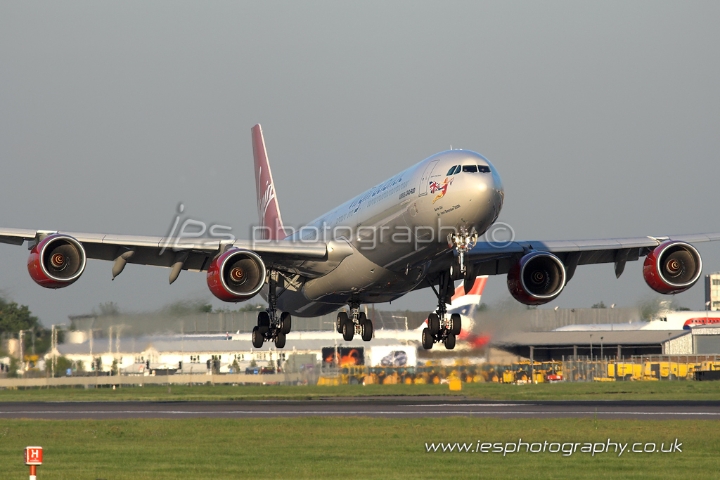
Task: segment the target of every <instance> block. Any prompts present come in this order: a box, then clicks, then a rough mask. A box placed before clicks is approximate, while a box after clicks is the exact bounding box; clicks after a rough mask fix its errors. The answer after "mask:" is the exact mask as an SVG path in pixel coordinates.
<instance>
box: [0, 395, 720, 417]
mask: <svg viewBox="0 0 720 480" xmlns="http://www.w3.org/2000/svg"><path fill="white" fill-rule="evenodd" d="M330 416H338V417H347V416H360V417H388V418H418V417H450V416H468V417H492V418H587V417H597V418H602V419H605V418H607V419H646V420H698V419H704V420H720V402H690V401H687V402H678V401H667V402H664V401H663V402H661V401H656V402H647V401H608V402H584V401H577V402H568V401H556V402H493V401H477V400H462V401H457V400H455V401H454V400H450V399H447V398H444V399H443V398H437V399H427V397H420V398H414V397H411V398H403V399H397V400H396V399H393V400H387V399H369V400H368V399H363V400H358V399H348V400H338V399H334V398H333V399H326V400H315V401H254V402H244V401H243V402H58V403H54V402H47V403H46V402H29V403H14V402H13V403H10V402H8V403H0V418H15V419H19V418H28V419H52V420H73V419H96V420H107V419H131V418H178V419H182V418H274V417H330Z"/></svg>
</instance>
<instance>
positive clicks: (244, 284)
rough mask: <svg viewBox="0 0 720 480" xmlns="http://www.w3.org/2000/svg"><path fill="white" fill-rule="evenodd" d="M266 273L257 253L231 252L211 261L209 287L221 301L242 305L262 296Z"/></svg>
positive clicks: (239, 250)
mask: <svg viewBox="0 0 720 480" xmlns="http://www.w3.org/2000/svg"><path fill="white" fill-rule="evenodd" d="M266 273H267V271H266V269H265V263H264V262H263V261H262V259H261V258H260V257H259V256H258V255H257V254H256V253H255V252H251V251H249V250H241V249H239V248H231V249H230V250H228V251H227V252H225V253H223V254H222V255H220V256H218V257H216V258H215V259H214V260H213V261H212V263H211V264H210V267H209V268H208V273H207V284H208V287H210V291H211V292H212V294H213V295H215V296H216V297H217V298H219V299H220V300H223V301H225V302H243V301H245V300H249V299H251V298H252V297H254V296H255V295H257V294H258V293H259V292H260V289H261V288H262V287H263V285H264V284H265V275H266Z"/></svg>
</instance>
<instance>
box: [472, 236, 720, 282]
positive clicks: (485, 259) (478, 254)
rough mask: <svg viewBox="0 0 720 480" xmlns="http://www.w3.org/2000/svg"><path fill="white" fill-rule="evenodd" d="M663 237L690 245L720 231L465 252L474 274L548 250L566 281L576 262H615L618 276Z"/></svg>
mask: <svg viewBox="0 0 720 480" xmlns="http://www.w3.org/2000/svg"><path fill="white" fill-rule="evenodd" d="M666 240H675V241H680V242H686V243H690V244H695V243H703V242H714V241H720V233H698V234H691V235H673V236H669V237H668V236H663V237H650V236H648V237H629V238H608V239H600V240H551V241H548V240H525V241H513V242H478V243H477V244H476V245H475V247H474V248H473V249H472V250H470V252H468V262H469V263H470V264H472V265H474V268H475V273H476V274H477V275H500V274H504V273H507V272H508V270H509V269H510V266H511V265H512V263H513V262H514V261H516V260H517V258H518V257H519V256H521V255H523V254H525V253H528V252H531V251H539V252H549V253H552V254H555V255H556V256H557V257H559V258H560V259H561V260H562V261H563V263H564V264H565V266H566V268H567V277H568V280H570V278H571V277H572V275H573V274H574V273H575V268H576V267H577V266H578V265H590V264H596V263H614V264H615V274H616V275H617V276H620V274H621V273H622V271H623V269H624V268H625V262H628V261H634V260H637V259H638V258H639V257H644V256H645V255H647V254H648V253H650V251H652V250H653V249H654V248H655V247H657V246H658V245H660V244H661V243H662V242H664V241H666Z"/></svg>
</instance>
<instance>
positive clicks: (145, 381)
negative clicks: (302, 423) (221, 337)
mask: <svg viewBox="0 0 720 480" xmlns="http://www.w3.org/2000/svg"><path fill="white" fill-rule="evenodd" d="M309 376H312V378H308V377H309ZM308 382H313V383H316V382H317V378H316V376H314V374H313V373H312V372H308V373H307V374H303V373H274V374H264V375H246V374H242V373H235V374H226V375H187V374H183V375H148V376H143V375H114V376H108V375H101V376H87V377H59V378H3V379H0V389H2V388H37V387H78V386H82V387H85V388H90V387H109V386H113V385H126V386H143V385H191V384H194V385H197V384H212V385H224V384H256V385H257V384H259V385H271V384H277V385H280V384H282V385H294V384H299V383H308Z"/></svg>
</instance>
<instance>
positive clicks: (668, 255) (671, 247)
mask: <svg viewBox="0 0 720 480" xmlns="http://www.w3.org/2000/svg"><path fill="white" fill-rule="evenodd" d="M701 273H702V259H701V258H700V253H698V251H697V250H696V249H695V247H693V246H692V245H690V244H689V243H685V242H677V241H673V240H668V241H666V242H663V243H661V244H660V245H658V246H657V247H655V249H654V250H653V251H652V252H650V253H649V254H648V256H647V257H645V264H644V265H643V277H645V282H646V283H647V284H648V286H649V287H650V288H652V289H653V290H655V291H656V292H658V293H662V294H664V295H670V294H674V293H681V292H684V291H685V290H687V289H688V288H690V287H692V286H693V285H695V282H697V281H698V279H699V278H700V274H701Z"/></svg>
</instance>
